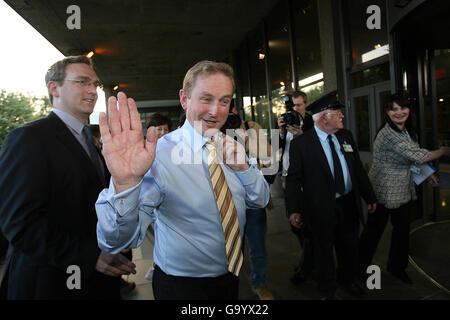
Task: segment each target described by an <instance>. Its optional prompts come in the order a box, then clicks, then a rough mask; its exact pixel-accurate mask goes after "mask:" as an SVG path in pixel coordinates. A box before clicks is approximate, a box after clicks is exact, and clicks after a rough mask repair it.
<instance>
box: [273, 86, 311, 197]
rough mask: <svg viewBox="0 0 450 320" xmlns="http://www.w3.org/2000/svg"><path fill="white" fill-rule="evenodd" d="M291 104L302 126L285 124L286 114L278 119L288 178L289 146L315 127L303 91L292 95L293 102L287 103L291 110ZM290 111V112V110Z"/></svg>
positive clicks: (284, 172)
mask: <svg viewBox="0 0 450 320" xmlns="http://www.w3.org/2000/svg"><path fill="white" fill-rule="evenodd" d="M289 104H292V109H293V110H294V111H296V112H297V113H298V115H299V117H300V125H295V124H294V125H289V124H286V123H285V122H284V116H285V114H282V115H281V116H280V117H278V128H279V129H280V145H281V146H282V150H283V156H282V158H281V163H282V176H283V177H286V176H287V172H288V169H289V145H290V143H291V141H292V139H294V137H297V136H299V135H301V134H303V132H304V131H306V130H309V129H311V128H312V127H313V126H314V122H313V120H312V117H311V116H310V115H309V114H307V113H306V107H307V106H308V98H307V96H306V93H304V92H303V91H298V90H297V91H294V92H293V93H292V102H290V101H287V102H286V107H287V108H289ZM288 111H289V110H288ZM286 132H287V133H286ZM285 179H286V178H283V179H282V180H283V188H284V187H285V184H284V182H285Z"/></svg>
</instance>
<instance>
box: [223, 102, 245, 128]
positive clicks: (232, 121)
mask: <svg viewBox="0 0 450 320" xmlns="http://www.w3.org/2000/svg"><path fill="white" fill-rule="evenodd" d="M233 108H234V100H231V103H230V110H229V113H228V118H227V121H226V122H225V124H224V125H223V126H222V128H220V131H222V132H223V133H226V130H227V129H239V128H240V127H241V123H242V120H241V118H240V117H239V116H238V115H235V114H234V113H233V112H231V110H233Z"/></svg>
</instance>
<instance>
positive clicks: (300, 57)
mask: <svg viewBox="0 0 450 320" xmlns="http://www.w3.org/2000/svg"><path fill="white" fill-rule="evenodd" d="M292 6H293V10H294V19H293V20H294V21H293V24H294V36H295V49H296V57H295V64H296V73H297V75H296V76H297V80H298V88H299V89H300V90H302V91H304V92H305V93H306V94H307V95H308V103H311V102H313V101H314V100H315V99H317V98H319V97H321V96H322V95H323V93H324V92H323V70H322V56H321V49H320V41H321V40H320V31H319V20H318V14H317V0H305V1H293V2H292Z"/></svg>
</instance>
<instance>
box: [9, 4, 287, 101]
mask: <svg viewBox="0 0 450 320" xmlns="http://www.w3.org/2000/svg"><path fill="white" fill-rule="evenodd" d="M5 2H6V3H7V4H8V5H9V6H11V7H12V8H13V9H14V10H15V11H16V12H17V13H18V14H20V15H21V16H22V17H23V18H24V19H25V20H26V21H28V22H29V23H30V24H31V25H32V26H33V27H34V28H35V29H36V30H37V31H38V32H39V33H41V34H42V35H43V36H44V37H45V38H46V39H47V40H49V41H50V42H51V43H52V44H53V45H54V46H55V47H56V48H57V49H58V50H60V51H61V52H62V53H63V54H64V55H66V56H67V55H78V54H86V53H88V52H89V51H94V52H95V55H94V57H93V60H94V64H95V68H96V71H97V74H98V76H99V77H100V79H101V81H102V82H103V83H104V85H105V87H106V90H108V89H109V90H112V88H113V87H114V86H116V85H119V90H121V91H124V92H125V93H127V95H129V96H131V97H133V98H134V99H136V100H170V99H177V98H178V90H179V89H180V88H181V87H182V81H183V77H184V74H185V73H186V71H187V70H188V69H189V68H190V67H191V66H193V65H194V64H195V63H196V62H198V61H200V60H205V59H208V60H215V61H224V62H230V61H229V60H230V57H231V52H232V50H234V49H235V48H237V47H238V46H239V44H240V43H241V42H242V41H243V39H244V38H245V37H246V35H247V33H248V32H249V31H250V30H251V29H253V28H254V27H255V26H256V24H257V23H258V22H260V21H261V20H262V19H263V18H264V17H265V16H266V15H267V14H268V13H269V12H270V10H271V9H272V7H273V6H274V5H275V4H276V2H278V0H258V1H255V0H251V1H240V0H227V1H222V0H220V1H219V0H215V1H211V0H200V1H198V0H195V1H194V0H184V1H180V0H175V1H172V0H166V1H161V0H158V1H143V0H130V1H128V0H127V1H119V0H110V1H99V0H96V1H92V0H89V1H88V0H77V1H72V0H33V1H27V0H6V1H5ZM73 4H75V5H76V6H78V8H79V13H80V19H79V22H80V25H79V27H80V29H72V30H71V29H69V28H68V25H70V26H71V25H73V24H74V22H75V20H74V19H76V18H77V17H76V16H74V14H76V11H73V10H72V9H73V7H72V9H71V8H69V7H70V6H71V5H73ZM68 8H69V10H68ZM68 12H69V13H68ZM11 32H13V30H11ZM32 52H33V48H30V59H32V55H33V53H32Z"/></svg>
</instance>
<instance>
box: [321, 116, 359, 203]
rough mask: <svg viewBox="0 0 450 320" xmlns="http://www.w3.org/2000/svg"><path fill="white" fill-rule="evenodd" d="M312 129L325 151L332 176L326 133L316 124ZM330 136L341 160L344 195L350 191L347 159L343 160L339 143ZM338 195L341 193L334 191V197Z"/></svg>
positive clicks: (332, 164) (332, 166) (331, 161)
mask: <svg viewBox="0 0 450 320" xmlns="http://www.w3.org/2000/svg"><path fill="white" fill-rule="evenodd" d="M314 129H315V130H316V133H317V136H318V137H319V140H320V143H321V144H322V148H323V151H324V152H325V155H326V157H327V160H328V165H329V166H330V170H331V173H332V174H333V177H334V163H333V155H332V153H331V149H330V144H329V143H328V133H326V132H324V131H322V130H320V129H319V128H317V126H316V125H314ZM331 137H332V138H331V140H332V141H333V143H334V147H335V149H336V153H337V155H338V157H339V160H340V161H341V167H342V173H343V174H344V183H345V193H344V195H345V194H347V193H349V192H350V191H352V179H351V178H350V172H349V171H348V166H347V161H346V160H345V157H344V154H343V153H342V150H341V145H340V144H339V141H338V139H337V138H336V135H334V134H332V135H331ZM340 196H341V195H340V194H339V193H337V192H336V198H338V197H340Z"/></svg>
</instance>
